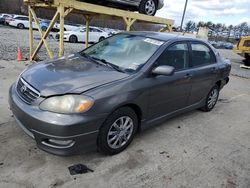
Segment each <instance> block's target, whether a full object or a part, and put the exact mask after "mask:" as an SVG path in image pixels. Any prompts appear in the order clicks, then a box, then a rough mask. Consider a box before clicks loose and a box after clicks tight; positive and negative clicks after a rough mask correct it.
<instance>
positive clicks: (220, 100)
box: [218, 99, 231, 103]
mask: <svg viewBox="0 0 250 188" xmlns="http://www.w3.org/2000/svg"><path fill="white" fill-rule="evenodd" d="M218 101H219V102H222V103H230V102H231V101H230V100H228V99H218Z"/></svg>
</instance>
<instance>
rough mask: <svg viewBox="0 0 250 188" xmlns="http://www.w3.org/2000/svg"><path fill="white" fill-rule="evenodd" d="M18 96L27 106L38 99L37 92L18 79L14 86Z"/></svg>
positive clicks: (38, 94)
mask: <svg viewBox="0 0 250 188" xmlns="http://www.w3.org/2000/svg"><path fill="white" fill-rule="evenodd" d="M16 90H17V94H18V96H19V97H20V98H21V99H22V100H23V101H24V102H25V103H27V104H31V103H32V102H34V101H35V100H36V99H38V98H39V97H40V93H39V91H37V90H36V89H34V88H33V87H32V86H31V85H29V84H28V83H27V82H26V81H24V80H23V79H22V78H20V79H19V80H18V82H17V85H16Z"/></svg>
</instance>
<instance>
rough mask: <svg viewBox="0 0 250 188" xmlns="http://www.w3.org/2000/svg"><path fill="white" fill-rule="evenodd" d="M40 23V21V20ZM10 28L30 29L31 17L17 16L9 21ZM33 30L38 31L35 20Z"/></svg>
mask: <svg viewBox="0 0 250 188" xmlns="http://www.w3.org/2000/svg"><path fill="white" fill-rule="evenodd" d="M39 21H40V19H39ZM8 22H9V25H10V26H14V27H17V28H18V29H25V28H29V26H30V25H29V17H28V16H23V15H15V16H13V18H11V19H10V20H9V21H8ZM32 27H33V29H38V27H37V24H36V23H35V21H34V19H33V22H32Z"/></svg>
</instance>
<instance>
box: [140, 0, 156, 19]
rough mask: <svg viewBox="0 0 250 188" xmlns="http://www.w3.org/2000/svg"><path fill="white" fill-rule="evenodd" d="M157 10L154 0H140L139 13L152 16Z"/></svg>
mask: <svg viewBox="0 0 250 188" xmlns="http://www.w3.org/2000/svg"><path fill="white" fill-rule="evenodd" d="M156 11H157V2H156V0H142V1H141V3H140V5H139V13H141V14H146V15H149V16H154V15H155V13H156Z"/></svg>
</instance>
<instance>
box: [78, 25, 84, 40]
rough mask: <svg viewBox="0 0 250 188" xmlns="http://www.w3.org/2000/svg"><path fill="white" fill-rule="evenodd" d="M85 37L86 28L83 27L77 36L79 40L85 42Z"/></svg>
mask: <svg viewBox="0 0 250 188" xmlns="http://www.w3.org/2000/svg"><path fill="white" fill-rule="evenodd" d="M85 37H86V29H85V28H83V29H81V30H80V31H79V33H77V38H78V41H79V42H85Z"/></svg>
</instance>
